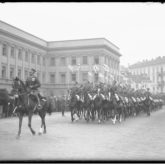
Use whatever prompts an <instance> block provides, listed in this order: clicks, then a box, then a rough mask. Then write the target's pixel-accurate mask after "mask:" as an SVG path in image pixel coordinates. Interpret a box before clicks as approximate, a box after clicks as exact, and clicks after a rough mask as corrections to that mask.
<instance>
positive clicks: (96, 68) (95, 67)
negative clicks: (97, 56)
mask: <svg viewBox="0 0 165 165" xmlns="http://www.w3.org/2000/svg"><path fill="white" fill-rule="evenodd" d="M93 70H94V71H95V72H96V73H97V72H98V71H99V67H98V66H97V65H94V66H93Z"/></svg>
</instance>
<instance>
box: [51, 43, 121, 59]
mask: <svg viewBox="0 0 165 165" xmlns="http://www.w3.org/2000/svg"><path fill="white" fill-rule="evenodd" d="M99 48H102V49H107V50H108V51H110V52H111V53H114V54H115V55H117V56H119V57H120V56H121V54H120V53H119V52H117V51H115V50H113V49H111V48H110V47H108V46H106V45H104V44H102V45H99V46H98V45H91V46H75V47H74V46H72V47H60V48H49V50H48V53H49V51H67V50H79V49H84V50H85V49H99Z"/></svg>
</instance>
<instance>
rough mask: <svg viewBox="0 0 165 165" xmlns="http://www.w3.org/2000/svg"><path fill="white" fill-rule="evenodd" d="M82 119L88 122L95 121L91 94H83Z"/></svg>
mask: <svg viewBox="0 0 165 165" xmlns="http://www.w3.org/2000/svg"><path fill="white" fill-rule="evenodd" d="M84 95H85V96H84V118H85V120H86V121H87V122H88V121H89V120H90V119H91V120H93V121H94V119H95V109H94V95H93V94H92V93H91V92H86V93H85V94H84Z"/></svg>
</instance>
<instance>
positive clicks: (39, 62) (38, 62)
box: [37, 55, 41, 65]
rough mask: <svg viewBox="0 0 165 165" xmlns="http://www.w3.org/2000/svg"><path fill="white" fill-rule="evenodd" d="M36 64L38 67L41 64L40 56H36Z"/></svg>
mask: <svg viewBox="0 0 165 165" xmlns="http://www.w3.org/2000/svg"><path fill="white" fill-rule="evenodd" d="M37 64H38V65H40V64H41V61H40V56H39V55H38V56H37Z"/></svg>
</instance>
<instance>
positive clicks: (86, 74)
mask: <svg viewBox="0 0 165 165" xmlns="http://www.w3.org/2000/svg"><path fill="white" fill-rule="evenodd" d="M86 80H88V72H84V73H82V82H84V81H86Z"/></svg>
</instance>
